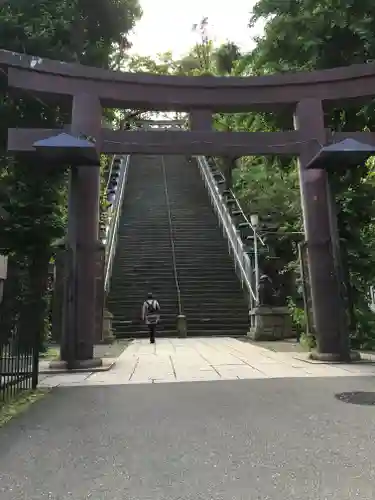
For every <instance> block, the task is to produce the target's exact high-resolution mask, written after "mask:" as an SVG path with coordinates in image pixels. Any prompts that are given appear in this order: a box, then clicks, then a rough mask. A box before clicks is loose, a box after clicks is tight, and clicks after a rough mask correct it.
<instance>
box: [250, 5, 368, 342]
mask: <svg viewBox="0 0 375 500" xmlns="http://www.w3.org/2000/svg"><path fill="white" fill-rule="evenodd" d="M371 7H372V3H371V2H370V0H363V1H362V2H357V1H356V0H349V1H347V0H345V1H344V0H315V1H312V0H289V1H285V0H259V1H258V2H257V4H256V5H255V7H254V10H253V16H252V18H251V21H250V24H253V23H255V22H256V21H257V20H259V19H261V18H263V19H265V20H266V25H265V34H264V36H263V37H259V38H258V40H257V46H256V48H255V50H254V52H253V54H252V58H251V64H250V67H251V71H252V73H253V74H267V73H274V72H280V71H281V72H283V71H293V70H312V69H324V68H331V67H335V66H343V65H348V64H354V63H365V62H368V61H370V60H373V59H374V56H375V37H374V28H375V16H374V15H373V14H372V10H373V9H371ZM372 111H373V106H367V107H365V108H362V109H360V108H357V109H355V108H349V107H348V108H345V109H343V110H342V109H340V110H333V111H332V112H330V113H329V114H327V117H326V125H327V126H329V127H331V128H332V129H336V130H342V131H348V130H364V129H366V128H367V129H369V130H372V128H373V126H374V118H373V113H372ZM289 120H290V119H289ZM266 122H267V124H268V126H270V127H271V128H273V129H274V130H277V129H280V128H290V125H291V124H290V121H288V122H286V121H285V117H283V116H273V117H270V116H268V117H267V118H266ZM284 168H285V166H284V167H283V170H284ZM287 168H288V169H289V168H290V167H289V166H287ZM275 169H277V165H276V164H275ZM279 171H280V170H279ZM369 174H370V172H369V167H368V165H361V166H359V167H358V168H357V169H355V170H352V171H350V172H345V173H341V174H338V173H336V174H333V175H332V178H331V184H332V187H333V191H334V195H335V197H336V199H337V201H338V205H339V207H340V211H339V215H338V219H339V220H338V224H339V233H340V238H341V242H342V247H344V248H346V249H347V251H348V257H347V262H348V267H349V270H350V279H351V282H352V285H353V292H354V293H353V298H354V303H355V309H356V311H357V319H358V322H357V325H356V331H355V332H352V333H353V336H354V338H353V342H354V345H357V346H358V345H362V346H367V347H368V345H374V344H375V330H374V329H373V326H372V323H373V321H370V322H369V321H368V318H367V319H365V318H364V317H365V316H366V312H367V310H368V308H367V304H366V302H367V299H366V297H367V289H368V285H369V284H371V282H372V281H373V280H374V279H375V272H374V263H375V255H374V248H373V242H374V237H375V234H374V215H375V213H374V203H373V195H372V191H373V187H374V185H373V178H372V177H371V176H369Z"/></svg>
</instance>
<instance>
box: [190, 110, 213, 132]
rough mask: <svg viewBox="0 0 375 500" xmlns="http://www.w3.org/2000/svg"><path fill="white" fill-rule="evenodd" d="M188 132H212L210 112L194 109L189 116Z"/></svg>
mask: <svg viewBox="0 0 375 500" xmlns="http://www.w3.org/2000/svg"><path fill="white" fill-rule="evenodd" d="M189 122H190V130H192V131H194V132H200V131H202V132H204V131H205V132H210V131H211V130H212V111H211V110H209V109H194V110H193V111H190V116H189Z"/></svg>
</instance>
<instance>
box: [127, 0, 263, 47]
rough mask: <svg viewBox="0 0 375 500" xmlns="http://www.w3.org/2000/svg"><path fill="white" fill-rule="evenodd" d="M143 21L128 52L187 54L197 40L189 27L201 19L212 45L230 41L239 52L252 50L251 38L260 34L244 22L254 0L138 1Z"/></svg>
mask: <svg viewBox="0 0 375 500" xmlns="http://www.w3.org/2000/svg"><path fill="white" fill-rule="evenodd" d="M140 3H141V6H142V9H143V18H142V19H141V21H140V22H139V23H137V26H136V29H135V33H134V34H133V35H132V36H131V41H132V42H133V48H132V52H133V53H137V54H139V55H151V56H153V55H156V54H158V53H161V52H166V51H168V50H172V52H173V54H174V55H175V56H177V57H179V56H181V55H183V54H185V53H186V52H188V51H189V49H190V48H191V46H192V45H194V43H195V42H196V41H197V35H196V34H195V33H193V32H192V25H193V24H195V23H199V22H200V20H201V19H202V18H203V17H208V20H209V35H210V37H211V38H212V39H213V40H214V41H215V44H220V43H223V42H225V41H227V40H230V41H232V42H234V43H236V44H237V45H239V46H240V47H241V49H242V50H247V49H250V48H252V46H253V43H252V36H254V35H257V34H259V33H261V31H262V28H261V26H259V27H257V29H254V30H250V29H249V28H248V26H247V25H248V22H249V19H250V11H251V8H252V6H253V5H254V4H255V0H232V1H231V4H230V9H228V4H227V3H225V2H220V1H218V0H189V1H188V2H182V1H181V0H180V1H179V0H140Z"/></svg>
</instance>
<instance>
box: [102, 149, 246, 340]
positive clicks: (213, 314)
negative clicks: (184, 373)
mask: <svg viewBox="0 0 375 500" xmlns="http://www.w3.org/2000/svg"><path fill="white" fill-rule="evenodd" d="M168 209H169V210H168ZM169 214H170V218H171V226H170V221H169ZM171 235H172V237H173V242H174V249H175V259H176V269H177V277H178V285H179V288H180V292H181V302H182V308H183V313H184V314H185V315H186V318H187V329H188V335H189V336H207V335H245V334H246V332H247V330H248V306H247V299H246V298H245V293H244V292H243V290H242V289H241V286H240V282H239V280H238V278H237V276H236V274H235V271H234V265H233V260H232V257H231V256H230V255H229V253H228V244H227V241H226V239H225V238H224V236H223V235H222V232H221V230H220V228H219V225H218V221H217V218H216V215H215V214H214V212H213V210H212V207H211V204H210V201H209V197H208V193H207V191H206V189H205V187H204V184H203V181H202V179H201V177H200V173H199V170H198V166H197V164H196V162H195V160H188V159H186V158H185V157H183V156H177V157H176V156H165V157H162V156H134V157H133V158H131V161H130V167H129V175H128V183H127V185H126V189H125V199H124V203H123V209H122V215H121V220H120V226H119V237H118V243H117V249H116V255H115V260H114V264H113V270H112V279H111V288H110V294H109V297H108V308H109V310H110V311H111V312H112V313H113V315H114V321H113V326H114V329H115V334H116V336H117V337H139V336H144V335H146V334H147V330H146V328H145V327H144V326H143V325H142V324H140V322H139V318H140V311H141V305H142V302H143V300H144V298H145V297H146V295H147V292H149V291H152V292H153V293H154V295H155V297H156V298H157V299H158V300H159V301H160V304H161V308H162V322H161V324H160V328H159V335H162V336H175V335H176V317H177V314H178V300H177V284H176V280H175V275H174V268H173V253H172V245H171Z"/></svg>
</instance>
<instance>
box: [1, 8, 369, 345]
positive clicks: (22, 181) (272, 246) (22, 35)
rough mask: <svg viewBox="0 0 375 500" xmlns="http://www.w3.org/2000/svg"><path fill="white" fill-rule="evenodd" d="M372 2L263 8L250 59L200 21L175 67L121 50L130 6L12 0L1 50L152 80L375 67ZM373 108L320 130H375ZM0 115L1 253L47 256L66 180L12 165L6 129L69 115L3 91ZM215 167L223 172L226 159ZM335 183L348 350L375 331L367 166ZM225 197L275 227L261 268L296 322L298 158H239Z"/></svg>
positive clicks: (242, 127)
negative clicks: (348, 292)
mask: <svg viewBox="0 0 375 500" xmlns="http://www.w3.org/2000/svg"><path fill="white" fill-rule="evenodd" d="M372 3H373V2H371V0H361V1H358V0H258V1H257V2H256V4H255V6H254V8H253V12H252V14H251V16H249V26H252V25H253V24H254V23H256V22H257V21H259V20H262V21H264V22H265V31H264V34H263V35H262V36H259V37H258V38H257V39H256V40H255V42H256V43H255V48H254V50H253V51H251V52H249V53H241V49H240V47H237V46H236V44H234V43H233V42H231V41H227V42H226V43H225V44H223V45H221V46H219V47H217V46H215V44H214V42H213V41H212V40H211V39H210V36H209V34H208V32H207V18H203V19H202V20H201V21H200V22H198V23H197V24H196V25H194V26H193V27H192V29H193V30H194V31H195V32H196V33H197V36H198V42H197V43H196V45H195V46H193V47H192V48H191V50H190V51H189V53H187V54H186V55H185V56H184V57H182V58H178V59H176V58H174V57H173V55H172V52H167V53H165V54H160V55H159V56H158V57H156V58H151V57H144V56H138V55H133V56H130V55H129V54H128V53H127V48H128V47H129V40H128V34H129V31H130V30H131V29H132V28H133V27H134V25H135V23H136V21H137V20H138V19H139V18H140V16H141V9H140V6H139V3H138V1H137V0H105V1H100V2H99V1H97V2H95V1H92V0H73V1H70V2H67V1H62V2H59V1H57V0H43V1H38V0H36V1H34V2H30V1H26V0H13V1H11V0H8V2H4V3H3V5H2V8H1V12H0V46H1V47H3V48H7V49H9V50H14V51H18V52H27V53H30V54H35V55H40V56H44V57H50V58H54V59H62V60H65V61H77V62H80V63H83V64H90V65H94V66H99V67H104V68H108V67H112V68H113V67H116V68H121V69H125V70H128V71H133V72H138V71H142V72H144V71H146V72H151V73H157V74H179V75H203V74H211V75H217V76H230V75H241V76H251V75H263V74H272V73H275V72H285V71H296V70H313V69H323V68H330V67H335V66H342V65H349V64H355V63H366V62H369V61H373V60H374V59H375V36H374V33H375V30H374V28H375V13H374V9H373V8H372V7H373V5H372ZM249 37H250V30H249ZM171 49H172V47H171ZM373 111H374V105H373V104H370V105H368V106H366V107H362V108H360V107H357V108H353V107H344V108H340V109H334V110H331V111H329V113H327V115H326V125H327V127H331V128H332V129H335V130H341V131H350V130H372V129H373V127H374V125H375V123H374V112H373ZM136 115H137V110H130V114H128V115H126V114H120V115H119V116H120V122H124V120H125V121H126V119H127V117H130V116H133V117H135V116H136ZM0 119H1V121H0V137H1V142H0V144H1V146H0V147H1V148H2V157H1V159H0V203H2V204H3V206H4V208H5V209H6V210H7V211H8V212H9V214H10V217H9V220H8V221H5V222H4V223H3V226H2V227H3V230H2V234H1V235H0V236H1V242H2V246H4V247H6V249H7V251H10V252H14V253H15V254H17V255H18V256H19V255H20V252H21V249H22V252H21V253H22V254H25V253H26V254H28V255H36V254H37V255H43V256H45V257H44V258H45V260H46V259H47V260H48V256H49V255H50V253H51V250H50V244H51V241H52V239H53V238H55V237H56V236H58V235H60V236H61V235H63V233H64V207H65V202H66V200H65V193H66V191H65V179H64V176H62V175H61V174H60V173H58V172H56V173H52V174H51V175H50V177H48V178H46V177H45V176H43V175H42V173H40V174H39V173H37V171H35V170H33V174H30V172H31V169H32V168H35V166H32V165H30V164H29V163H20V162H19V161H18V162H15V161H14V160H13V159H10V158H7V157H6V153H5V141H6V129H7V127H8V126H34V127H35V126H47V127H48V126H54V125H56V124H58V123H61V122H63V121H65V120H66V114H65V110H62V109H59V108H52V109H51V108H50V107H49V106H47V105H45V104H43V103H42V102H40V101H37V100H35V99H32V98H30V97H25V98H23V99H22V100H17V101H14V100H13V99H12V98H11V96H9V95H7V94H5V95H4V97H3V98H2V100H1V103H0ZM215 125H216V128H217V129H218V130H233V131H277V130H282V129H290V128H291V127H292V117H291V116H290V115H285V114H283V113H276V114H275V113H274V114H272V115H271V114H268V113H238V114H217V115H215ZM218 162H219V165H221V167H222V168H226V167H225V164H224V162H223V160H222V159H218ZM330 181H331V184H332V188H333V192H334V196H335V199H336V201H337V205H338V207H339V210H338V219H339V220H338V223H339V233H340V239H341V243H342V248H343V249H345V254H346V259H345V260H346V262H347V264H348V270H349V276H350V282H351V285H352V292H353V293H352V298H353V304H354V313H355V323H353V324H352V331H351V333H352V337H353V339H352V340H353V345H354V346H356V347H358V346H361V347H367V348H368V347H371V348H373V347H375V324H374V319H373V315H372V313H370V311H369V308H368V305H367V302H368V298H367V294H368V287H369V285H371V284H372V283H373V281H374V279H375V265H374V264H375V252H374V241H375V224H374V218H375V211H374V202H373V190H374V162H372V161H371V160H370V161H369V162H368V163H367V164H366V165H360V166H358V168H356V169H353V170H351V171H345V172H342V173H340V174H339V173H335V174H333V175H332V178H331V179H330ZM232 189H233V190H234V192H235V193H236V195H237V197H238V198H239V200H240V201H241V204H242V207H243V209H244V211H245V212H246V213H247V214H250V213H254V212H257V213H258V214H259V216H260V219H261V221H262V223H263V225H264V228H265V229H266V228H267V227H268V228H269V227H272V228H274V229H275V231H273V232H276V233H277V235H272V236H268V237H267V236H266V235H265V238H266V240H267V245H268V250H269V251H268V256H266V257H265V262H264V263H263V264H264V265H266V264H267V265H270V266H271V267H272V268H273V270H274V271H275V272H277V273H278V274H279V275H280V276H282V279H283V280H284V281H285V283H287V286H286V287H285V290H286V295H287V296H288V300H289V301H290V304H291V307H292V310H293V312H294V313H295V318H297V319H296V322H297V323H298V322H300V321H301V315H300V314H299V309H300V305H299V295H298V290H297V288H298V287H297V285H298V272H297V268H298V266H297V264H298V255H297V245H296V243H297V241H296V238H294V237H292V236H290V235H289V236H288V235H287V234H286V233H291V232H293V233H298V232H302V230H303V223H302V216H301V208H300V198H299V196H300V195H299V180H298V169H297V162H296V158H282V159H281V158H272V157H268V158H259V157H257V158H255V157H246V158H241V159H239V160H238V161H237V168H236V169H235V170H234V171H233V185H232ZM41 250H42V251H41ZM19 258H20V257H19ZM298 318H299V319H298ZM296 326H297V327H298V326H299V327H302V325H301V324H299V325H298V324H297V325H296Z"/></svg>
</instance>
